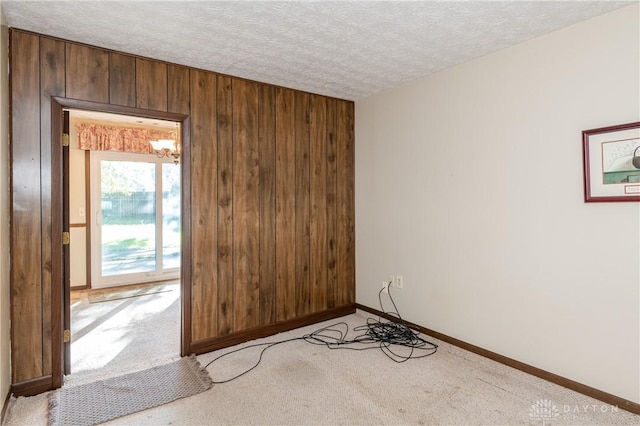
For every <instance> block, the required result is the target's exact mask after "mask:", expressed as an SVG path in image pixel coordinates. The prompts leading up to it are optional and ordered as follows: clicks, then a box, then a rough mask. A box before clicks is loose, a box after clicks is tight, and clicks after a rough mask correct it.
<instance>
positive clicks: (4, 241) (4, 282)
mask: <svg viewBox="0 0 640 426" xmlns="http://www.w3.org/2000/svg"><path fill="white" fill-rule="evenodd" d="M0 18H1V26H0V410H1V409H2V405H3V404H4V401H5V398H6V397H7V394H8V393H9V386H10V384H11V378H10V374H9V373H10V369H11V353H10V337H9V331H10V323H9V321H10V316H9V146H8V144H9V74H8V65H9V64H8V47H9V32H8V29H7V22H6V19H5V16H4V12H3V11H2V3H0Z"/></svg>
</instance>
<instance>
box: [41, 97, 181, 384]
mask: <svg viewBox="0 0 640 426" xmlns="http://www.w3.org/2000/svg"><path fill="white" fill-rule="evenodd" d="M65 108H70V109H80V110H87V111H96V112H106V113H112V114H121V115H130V116H135V117H145V118H151V119H158V120H170V121H176V122H179V123H180V124H181V136H182V137H181V144H182V145H181V154H180V156H181V159H180V166H181V171H180V172H181V188H180V191H181V200H180V204H181V212H180V221H181V228H182V229H181V233H182V241H181V247H180V292H181V294H180V300H181V310H180V312H181V318H180V323H181V333H180V355H181V356H186V355H188V353H189V350H190V347H191V137H190V135H191V131H190V130H191V127H190V118H189V116H188V115H185V114H179V113H172V112H163V111H154V110H148V109H139V108H132V107H125V106H119V105H111V104H104V103H99V102H90V101H81V100H77V99H67V98H63V97H56V96H52V97H51V241H60V242H61V241H62V232H63V229H62V228H63V223H62V222H63V220H62V219H63V218H62V214H63V208H64V206H63V199H62V195H63V191H62V190H63V186H62V185H63V162H62V114H63V113H62V111H63V109H65ZM51 251H52V253H51V379H52V380H51V381H52V387H53V388H54V389H56V388H59V387H61V386H62V382H63V375H64V343H63V332H64V330H63V328H64V308H65V306H64V300H63V291H64V268H63V249H62V244H57V243H56V244H52V249H51Z"/></svg>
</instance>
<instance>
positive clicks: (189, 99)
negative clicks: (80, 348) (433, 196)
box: [10, 30, 355, 385]
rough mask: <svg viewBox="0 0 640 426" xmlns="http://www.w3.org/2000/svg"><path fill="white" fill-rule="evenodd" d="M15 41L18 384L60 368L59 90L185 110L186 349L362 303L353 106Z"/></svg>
mask: <svg viewBox="0 0 640 426" xmlns="http://www.w3.org/2000/svg"><path fill="white" fill-rule="evenodd" d="M10 50H11V111H12V138H11V153H12V175H11V177H12V187H11V193H12V206H13V207H12V221H11V297H12V374H13V383H14V385H15V384H21V383H29V382H30V381H33V380H38V379H42V378H46V377H47V376H48V375H51V374H52V350H57V349H56V348H57V347H58V346H56V345H55V344H54V345H52V342H51V335H52V331H51V329H52V321H51V318H52V313H51V306H52V305H51V300H52V295H51V290H52V288H57V287H56V286H55V285H54V286H53V287H52V273H51V270H52V265H51V258H52V245H53V246H55V244H58V243H57V242H52V238H51V227H52V216H53V218H56V217H59V215H58V214H55V213H56V212H55V211H53V212H52V204H51V197H52V185H54V184H55V182H52V167H51V164H52V158H51V156H52V148H51V140H52V139H51V128H52V126H51V96H57V97H62V98H67V99H77V100H81V101H90V102H96V103H101V104H105V105H111V106H114V105H118V106H122V107H129V108H141V109H145V110H154V111H162V112H167V113H180V114H184V115H186V116H188V120H187V121H185V122H186V123H189V129H187V131H188V132H189V135H190V145H189V147H187V149H188V150H190V158H191V162H190V163H189V164H188V165H183V167H184V166H186V170H187V171H188V177H187V178H188V179H189V180H190V188H191V191H190V199H191V203H190V205H189V206H187V207H188V208H186V209H185V212H186V214H188V215H189V220H188V221H186V223H190V224H191V229H189V230H183V235H185V236H186V238H188V239H189V245H188V247H187V249H190V258H191V262H190V265H188V268H189V270H188V271H187V272H188V273H187V274H185V271H183V277H184V276H186V277H187V279H188V282H189V288H188V289H185V292H184V295H186V296H187V297H189V299H188V300H186V301H184V303H185V304H184V305H183V312H185V313H187V315H188V317H187V318H184V320H185V323H186V324H187V325H190V326H189V328H188V329H187V330H185V331H183V333H184V335H185V337H184V338H185V339H186V345H185V344H184V343H185V342H183V352H185V351H195V352H202V351H205V350H209V349H212V348H215V347H219V346H221V345H225V344H231V343H235V342H236V341H238V340H239V339H244V338H250V337H252V336H253V337H255V336H257V335H260V330H268V331H270V332H274V331H280V330H281V329H283V327H284V328H287V327H289V328H291V327H294V326H299V325H301V324H302V323H303V322H304V321H305V318H306V319H313V318H317V319H319V318H321V317H322V316H323V315H324V317H328V316H331V313H335V314H336V315H337V314H339V313H344V309H342V310H341V308H349V309H352V308H353V306H354V302H355V238H354V193H353V191H354V146H353V143H354V132H353V125H354V123H353V119H354V106H353V103H352V102H349V101H343V100H338V99H334V98H328V97H324V96H319V95H314V94H309V93H304V92H299V91H295V90H291V89H286V88H282V87H275V86H271V85H267V84H262V83H257V82H252V81H247V80H243V79H240V78H234V77H229V76H225V75H220V74H216V73H213V72H208V71H202V70H197V69H192V68H188V67H184V66H178V65H173V64H167V63H164V62H160V61H155V60H152V59H145V58H140V57H135V56H130V55H127V54H122V53H117V52H113V51H109V50H106V49H101V48H96V47H91V46H85V45H82V44H77V43H73V42H67V41H63V40H57V39H53V38H49V37H46V36H40V35H37V34H32V33H28V32H23V31H20V30H12V32H11V45H10ZM53 152H56V151H53ZM53 209H54V210H55V207H54V208H53ZM53 316H54V317H55V315H53ZM278 325H281V326H280V328H278ZM274 327H275V328H274ZM234 336H237V337H234ZM52 348H54V349H52ZM54 358H55V357H54Z"/></svg>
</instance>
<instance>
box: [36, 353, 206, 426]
mask: <svg viewBox="0 0 640 426" xmlns="http://www.w3.org/2000/svg"><path fill="white" fill-rule="evenodd" d="M211 386H213V383H212V380H211V377H210V376H209V373H208V372H207V371H206V370H205V369H203V368H202V367H201V366H200V363H199V362H198V360H197V359H196V358H195V356H191V357H186V358H181V359H179V360H178V361H175V362H172V363H170V364H164V365H160V366H158V367H154V368H151V369H148V370H143V371H138V372H135V373H131V374H126V375H123V376H119V377H113V378H110V379H107V380H103V381H99V382H93V383H87V384H84V385H79V386H74V387H68V388H65V387H62V388H61V389H59V390H57V391H54V392H52V393H51V394H50V395H49V418H48V424H49V425H51V426H62V425H64V426H72V425H96V424H100V423H104V422H107V421H109V420H113V419H116V418H118V417H122V416H126V415H128V414H132V413H137V412H138V411H142V410H146V409H148V408H152V407H157V406H159V405H162V404H166V403H168V402H171V401H175V400H176V399H180V398H185V397H188V396H192V395H197V394H199V393H201V392H204V391H205V390H207V389H209V388H211Z"/></svg>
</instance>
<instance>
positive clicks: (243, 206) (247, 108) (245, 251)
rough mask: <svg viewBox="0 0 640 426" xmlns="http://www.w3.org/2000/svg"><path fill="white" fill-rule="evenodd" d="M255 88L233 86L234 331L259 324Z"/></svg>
mask: <svg viewBox="0 0 640 426" xmlns="http://www.w3.org/2000/svg"><path fill="white" fill-rule="evenodd" d="M258 141H259V139H258V85H257V84H256V83H252V82H247V81H244V80H236V81H234V84H233V194H234V195H233V271H234V274H233V275H234V283H235V285H234V290H235V292H234V310H233V314H234V317H235V328H236V329H237V330H246V329H249V328H254V327H257V326H258V325H260V281H259V279H260V161H259V157H258V155H259V147H258Z"/></svg>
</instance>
